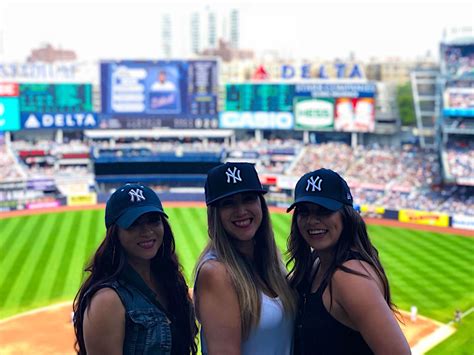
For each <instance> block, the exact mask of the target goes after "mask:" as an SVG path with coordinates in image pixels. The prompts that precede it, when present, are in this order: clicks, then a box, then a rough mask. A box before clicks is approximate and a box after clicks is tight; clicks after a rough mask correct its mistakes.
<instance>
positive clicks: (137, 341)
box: [103, 265, 172, 355]
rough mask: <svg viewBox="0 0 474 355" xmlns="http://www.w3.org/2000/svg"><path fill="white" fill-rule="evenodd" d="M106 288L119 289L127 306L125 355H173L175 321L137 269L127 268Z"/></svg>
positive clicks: (105, 285)
mask: <svg viewBox="0 0 474 355" xmlns="http://www.w3.org/2000/svg"><path fill="white" fill-rule="evenodd" d="M103 287H109V288H112V289H113V290H115V292H117V294H118V295H119V297H120V299H121V301H122V304H123V306H124V307H125V339H124V343H123V354H124V355H131V354H155V355H170V354H171V345H172V339H171V322H170V320H169V318H168V317H167V316H166V314H165V313H164V311H162V310H161V309H160V308H159V307H158V306H157V303H156V302H153V301H152V300H151V299H150V294H149V293H150V292H152V291H151V290H150V289H148V287H147V286H146V284H145V282H144V281H143V280H142V279H141V277H140V276H139V275H138V274H137V273H136V272H135V270H133V269H132V268H131V267H130V266H128V265H127V266H126V267H125V270H124V271H123V273H122V275H121V277H120V279H119V280H116V281H113V282H111V283H106V284H103ZM147 296H148V297H147ZM151 296H152V295H151ZM152 297H153V296H152Z"/></svg>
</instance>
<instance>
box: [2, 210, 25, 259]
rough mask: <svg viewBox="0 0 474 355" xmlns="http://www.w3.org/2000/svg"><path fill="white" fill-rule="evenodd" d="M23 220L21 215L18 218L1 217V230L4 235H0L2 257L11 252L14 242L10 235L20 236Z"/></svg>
mask: <svg viewBox="0 0 474 355" xmlns="http://www.w3.org/2000/svg"><path fill="white" fill-rule="evenodd" d="M22 222H23V220H22V219H21V218H19V217H17V218H5V219H0V231H2V235H1V237H0V251H1V255H2V257H5V256H6V255H8V254H9V253H10V249H11V248H12V247H13V245H14V243H12V242H11V240H10V239H9V238H7V237H8V236H13V237H14V236H19V235H20V233H19V232H20V230H21V229H22V228H23V226H22Z"/></svg>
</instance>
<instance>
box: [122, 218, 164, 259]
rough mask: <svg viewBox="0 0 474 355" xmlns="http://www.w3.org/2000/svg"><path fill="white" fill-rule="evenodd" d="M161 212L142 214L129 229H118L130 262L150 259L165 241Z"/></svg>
mask: <svg viewBox="0 0 474 355" xmlns="http://www.w3.org/2000/svg"><path fill="white" fill-rule="evenodd" d="M161 219H162V216H161V214H159V213H157V212H149V213H145V214H143V215H142V216H140V217H139V218H138V219H137V220H136V221H135V222H134V223H133V224H132V225H131V226H130V228H128V229H123V228H120V227H119V229H118V238H119V240H120V244H121V245H122V247H123V249H124V250H125V253H126V254H127V258H128V260H129V262H132V263H133V262H143V261H147V262H148V261H150V260H151V259H153V257H154V256H155V255H156V253H157V251H158V249H160V247H161V244H162V243H163V235H164V227H163V221H162V220H161Z"/></svg>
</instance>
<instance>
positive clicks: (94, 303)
mask: <svg viewBox="0 0 474 355" xmlns="http://www.w3.org/2000/svg"><path fill="white" fill-rule="evenodd" d="M83 330H84V343H85V346H86V350H87V354H88V355H95V354H98V355H99V354H111V355H121V354H122V349H123V341H124V335H125V308H124V307H123V305H122V302H121V301H120V298H119V296H118V295H117V293H116V292H115V291H114V290H112V289H110V288H103V289H101V290H99V291H97V293H96V294H95V295H94V296H93V297H92V300H91V303H90V305H89V307H87V309H86V310H85V312H84V322H83Z"/></svg>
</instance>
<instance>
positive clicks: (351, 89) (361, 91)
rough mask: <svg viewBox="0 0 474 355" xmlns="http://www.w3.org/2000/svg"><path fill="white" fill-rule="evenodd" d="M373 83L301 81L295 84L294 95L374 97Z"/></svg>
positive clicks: (375, 88) (374, 87)
mask: <svg viewBox="0 0 474 355" xmlns="http://www.w3.org/2000/svg"><path fill="white" fill-rule="evenodd" d="M376 90H377V86H376V85H375V83H372V82H366V83H358V84H356V83H348V82H342V83H338V84H337V83H302V84H296V85H295V96H310V97H319V98H321V97H332V98H337V97H350V98H360V97H371V98H374V97H375V92H376Z"/></svg>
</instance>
